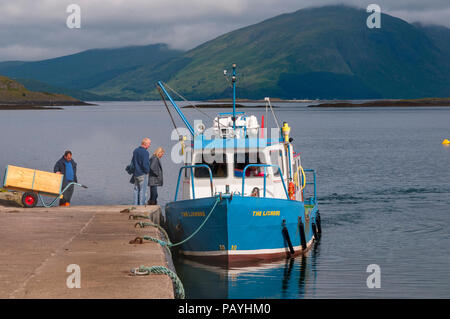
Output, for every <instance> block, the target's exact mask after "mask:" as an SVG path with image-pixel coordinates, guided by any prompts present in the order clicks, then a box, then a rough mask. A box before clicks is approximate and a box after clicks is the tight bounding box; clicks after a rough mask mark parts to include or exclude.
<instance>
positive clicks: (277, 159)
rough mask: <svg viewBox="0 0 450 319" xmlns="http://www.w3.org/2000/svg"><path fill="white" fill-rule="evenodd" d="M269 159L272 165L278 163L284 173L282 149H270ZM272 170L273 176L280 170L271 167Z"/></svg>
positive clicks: (278, 173)
mask: <svg viewBox="0 0 450 319" xmlns="http://www.w3.org/2000/svg"><path fill="white" fill-rule="evenodd" d="M270 161H271V163H272V164H274V165H278V166H279V167H280V169H281V171H282V173H283V175H284V169H285V168H284V161H283V151H282V150H272V151H270ZM273 172H274V175H275V176H280V170H279V169H278V168H276V167H273Z"/></svg>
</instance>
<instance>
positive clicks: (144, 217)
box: [128, 214, 150, 220]
mask: <svg viewBox="0 0 450 319" xmlns="http://www.w3.org/2000/svg"><path fill="white" fill-rule="evenodd" d="M139 218H142V219H150V217H149V216H145V215H141V214H132V215H130V216H128V219H134V220H136V219H139Z"/></svg>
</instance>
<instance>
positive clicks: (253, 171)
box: [233, 152, 265, 178]
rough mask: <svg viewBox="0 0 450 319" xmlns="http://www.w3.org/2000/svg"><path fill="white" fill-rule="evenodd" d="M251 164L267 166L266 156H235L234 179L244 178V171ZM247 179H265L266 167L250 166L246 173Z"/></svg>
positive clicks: (246, 153) (250, 153)
mask: <svg viewBox="0 0 450 319" xmlns="http://www.w3.org/2000/svg"><path fill="white" fill-rule="evenodd" d="M249 164H265V162H264V154H262V153H257V152H245V153H237V154H234V170H233V171H234V177H240V178H242V175H243V173H244V169H245V167H246V166H247V165H249ZM245 177H264V167H257V166H249V167H248V168H247V170H246V171H245Z"/></svg>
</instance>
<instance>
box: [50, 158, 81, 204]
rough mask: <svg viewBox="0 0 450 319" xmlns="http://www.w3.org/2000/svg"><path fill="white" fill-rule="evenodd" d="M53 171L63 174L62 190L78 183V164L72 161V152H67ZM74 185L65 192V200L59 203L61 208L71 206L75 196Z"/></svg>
mask: <svg viewBox="0 0 450 319" xmlns="http://www.w3.org/2000/svg"><path fill="white" fill-rule="evenodd" d="M53 171H54V172H55V173H56V174H63V175H64V179H63V184H62V190H64V188H66V186H67V185H68V184H70V183H72V182H75V183H78V179H77V163H75V161H74V160H73V159H72V152H71V151H65V152H64V156H63V157H61V158H60V159H59V161H57V162H56V164H55V167H54V168H53ZM73 189H74V185H71V186H69V188H68V189H67V190H66V191H65V192H64V194H63V198H62V199H61V200H60V201H59V206H70V200H71V198H72V195H73Z"/></svg>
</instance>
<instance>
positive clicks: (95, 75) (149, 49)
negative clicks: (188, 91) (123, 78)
mask: <svg viewBox="0 0 450 319" xmlns="http://www.w3.org/2000/svg"><path fill="white" fill-rule="evenodd" d="M180 53H181V51H178V50H172V49H169V47H168V46H167V45H166V44H153V45H147V46H131V47H123V48H115V49H93V50H88V51H83V52H80V53H76V54H72V55H67V56H63V57H59V58H55V59H48V60H43V61H36V62H21V61H11V62H2V63H0V74H3V75H6V76H9V77H12V78H18V79H27V80H36V81H39V82H42V83H44V84H47V85H50V86H55V87H59V88H65V89H75V90H87V89H90V88H93V87H95V86H98V85H100V84H101V83H103V82H105V81H108V80H110V79H112V78H114V77H115V76H118V75H120V74H122V73H124V72H128V71H131V70H134V69H136V68H138V67H140V66H143V65H155V64H158V63H162V62H163V61H164V60H166V59H168V58H171V57H173V56H177V55H179V54H180Z"/></svg>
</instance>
